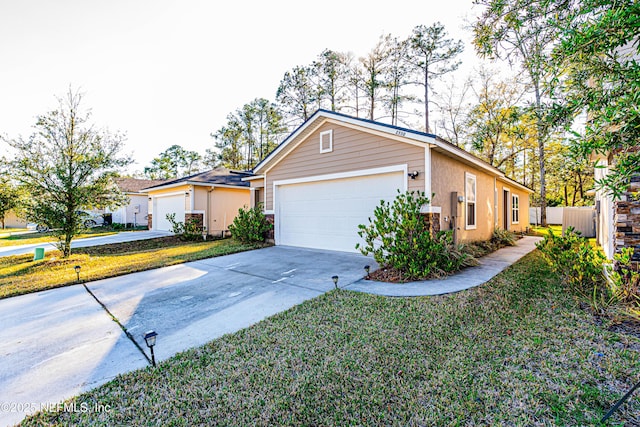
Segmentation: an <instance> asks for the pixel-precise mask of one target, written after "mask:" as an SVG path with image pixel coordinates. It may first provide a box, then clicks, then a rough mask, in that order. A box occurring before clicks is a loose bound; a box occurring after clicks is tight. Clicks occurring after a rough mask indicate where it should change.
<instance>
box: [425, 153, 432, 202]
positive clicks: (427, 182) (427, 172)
mask: <svg viewBox="0 0 640 427" xmlns="http://www.w3.org/2000/svg"><path fill="white" fill-rule="evenodd" d="M424 194H425V196H427V197H428V198H429V204H431V199H432V198H433V195H432V192H431V146H429V145H427V146H426V147H424Z"/></svg>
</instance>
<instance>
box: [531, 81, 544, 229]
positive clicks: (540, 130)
mask: <svg viewBox="0 0 640 427" xmlns="http://www.w3.org/2000/svg"><path fill="white" fill-rule="evenodd" d="M534 90H535V95H536V128H537V135H536V137H537V138H538V155H539V157H540V158H539V162H540V225H541V226H542V227H546V226H547V185H546V179H545V175H546V170H545V165H544V140H545V138H544V129H543V124H542V101H541V99H540V98H541V97H540V86H539V82H537V81H536V82H534Z"/></svg>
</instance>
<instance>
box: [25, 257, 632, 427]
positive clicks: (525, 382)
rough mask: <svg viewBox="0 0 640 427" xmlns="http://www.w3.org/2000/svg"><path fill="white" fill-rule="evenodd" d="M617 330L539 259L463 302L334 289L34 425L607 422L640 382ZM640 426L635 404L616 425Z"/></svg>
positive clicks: (124, 378) (462, 297) (121, 379)
mask: <svg viewBox="0 0 640 427" xmlns="http://www.w3.org/2000/svg"><path fill="white" fill-rule="evenodd" d="M609 326H610V325H609V324H607V323H603V322H601V321H598V320H597V319H594V317H593V316H592V314H590V313H589V312H587V311H585V310H583V309H581V308H580V307H579V305H578V303H577V302H576V300H575V299H574V298H573V297H572V296H571V295H569V294H568V293H567V292H566V291H565V290H563V289H561V288H560V287H559V280H558V278H557V277H556V276H555V275H554V274H553V273H551V272H550V271H549V269H548V267H547V266H546V264H545V263H544V261H543V260H542V257H541V255H540V253H539V252H538V251H534V252H533V253H531V254H529V255H528V256H526V257H525V258H523V259H522V260H521V261H519V262H518V263H516V264H515V265H514V266H512V267H511V268H509V269H507V270H505V271H504V272H503V273H501V274H500V275H498V276H497V277H495V278H494V279H493V280H492V281H491V282H489V283H488V284H486V285H483V286H481V287H478V288H475V289H472V290H469V291H464V292H460V293H456V294H452V295H444V296H439V297H423V298H388V297H380V296H372V295H367V294H361V293H355V292H349V291H344V290H335V291H332V292H329V293H328V294H325V295H322V296H320V297H318V298H315V299H313V300H310V301H307V302H305V303H303V304H301V305H299V306H296V307H293V308H292V309H290V310H288V311H286V312H284V313H281V314H278V315H276V316H273V317H271V318H269V319H266V320H265V321H262V322H260V323H258V324H256V325H254V326H252V327H250V328H248V329H244V330H241V331H239V332H237V333H234V334H229V335H226V336H224V337H222V338H220V339H218V340H214V341H212V342H210V343H209V344H207V345H205V346H203V347H200V348H196V349H192V350H189V351H186V352H183V353H180V354H178V355H177V356H175V357H173V358H172V359H169V360H167V361H164V362H162V363H160V364H159V365H158V367H157V368H151V367H149V368H146V369H144V370H138V371H135V372H132V373H128V374H125V375H121V376H118V377H117V378H115V379H114V380H113V381H111V382H109V383H107V384H105V385H103V386H101V387H99V388H97V389H95V390H93V391H90V392H88V393H85V394H82V395H80V396H79V397H77V398H75V399H72V402H75V404H76V407H81V405H86V406H87V407H89V408H93V407H94V406H95V405H96V404H98V405H102V406H103V407H105V408H106V407H108V408H109V410H108V411H106V412H100V413H96V412H91V411H89V412H86V413H80V412H75V413H74V412H64V411H62V412H58V413H40V414H37V415H36V416H35V417H33V418H30V419H28V420H25V421H24V422H23V425H26V426H36V425H38V426H39V425H49V424H52V425H105V426H111V425H173V426H182V425H185V426H187V425H188V426H191V425H242V426H244V425H252V426H255V425H258V426H271V425H292V426H298V425H322V426H329V425H336V426H345V425H367V426H369V425H393V426H396V425H397V426H407V425H409V426H423V425H424V426H432V425H433V426H463V425H464V426H469V425H482V426H489V425H490V426H500V425H504V426H507V425H508V426H534V425H549V426H551V425H567V426H576V425H598V420H599V419H600V418H601V417H602V416H603V414H604V413H605V412H606V411H607V410H608V409H609V408H610V406H612V405H613V403H614V402H615V401H616V400H617V399H618V398H620V397H621V396H622V395H623V394H624V393H625V392H626V391H627V390H628V389H629V388H630V387H632V386H633V384H634V383H635V382H637V381H638V380H640V339H638V338H636V337H634V336H632V335H628V334H623V333H617V332H612V331H611V330H609V328H608V327H609ZM157 345H158V346H161V345H162V340H161V339H160V340H158V344H157ZM639 423H640V399H639V398H638V396H635V397H634V398H632V399H631V400H630V402H629V403H627V404H625V405H624V406H623V407H622V408H621V410H620V411H619V412H617V413H616V415H615V416H614V417H613V423H610V424H608V425H639Z"/></svg>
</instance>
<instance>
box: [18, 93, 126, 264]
mask: <svg viewBox="0 0 640 427" xmlns="http://www.w3.org/2000/svg"><path fill="white" fill-rule="evenodd" d="M81 101H82V95H81V94H80V93H79V92H73V91H72V90H71V89H70V90H69V91H68V93H67V94H66V96H65V97H64V98H59V99H58V103H59V106H58V109H56V110H54V111H51V112H49V113H47V114H44V115H41V116H39V117H38V118H37V121H36V124H35V126H34V130H35V132H34V133H33V134H32V135H31V136H30V137H29V138H28V139H26V140H25V139H23V138H22V137H18V138H17V139H7V142H8V144H9V145H10V146H11V147H13V149H14V150H15V153H16V155H15V158H14V160H12V161H11V168H12V173H13V177H14V179H15V180H16V181H18V182H19V183H22V184H23V185H24V186H25V187H26V188H27V189H28V191H29V197H28V198H27V200H26V203H28V208H27V209H26V213H27V219H28V220H30V221H33V222H37V223H40V224H45V225H47V226H49V228H51V229H52V230H54V233H55V235H56V236H57V237H58V247H59V249H60V250H61V252H62V254H63V257H68V256H69V255H70V254H71V241H72V239H73V238H74V237H75V236H77V235H78V233H79V232H80V231H81V230H82V229H83V227H84V226H83V218H82V215H81V214H80V213H79V211H80V210H82V209H90V208H104V207H107V206H113V207H115V206H118V205H121V204H123V203H124V202H125V201H126V196H124V195H123V194H122V193H121V192H120V191H119V190H118V188H117V186H116V185H115V183H114V180H113V178H114V177H115V176H116V175H117V172H118V170H120V169H121V168H123V167H125V166H126V165H128V164H129V163H130V162H131V160H129V159H128V158H125V157H118V155H119V152H120V150H121V149H122V146H123V142H124V135H122V134H119V133H116V134H113V133H110V132H109V131H107V130H99V129H96V128H95V127H94V126H93V125H92V124H90V122H89V119H90V117H91V114H90V111H83V110H82V108H81Z"/></svg>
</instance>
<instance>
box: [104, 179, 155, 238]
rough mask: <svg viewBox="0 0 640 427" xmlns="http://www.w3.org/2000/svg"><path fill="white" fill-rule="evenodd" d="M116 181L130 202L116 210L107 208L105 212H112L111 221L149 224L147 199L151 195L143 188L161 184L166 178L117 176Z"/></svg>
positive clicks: (128, 223)
mask: <svg viewBox="0 0 640 427" xmlns="http://www.w3.org/2000/svg"><path fill="white" fill-rule="evenodd" d="M115 181H116V185H117V186H118V188H119V189H120V191H122V192H123V193H124V194H126V195H127V197H128V198H129V203H128V204H127V205H125V206H121V207H119V208H116V209H114V210H111V209H108V208H107V209H105V213H111V222H112V223H114V224H124V225H126V226H133V227H136V226H138V225H147V215H148V214H149V204H148V203H147V199H148V197H149V195H148V194H147V192H146V191H143V189H144V188H147V187H152V186H154V185H160V184H162V183H164V182H166V180H162V179H137V178H116V179H115Z"/></svg>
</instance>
